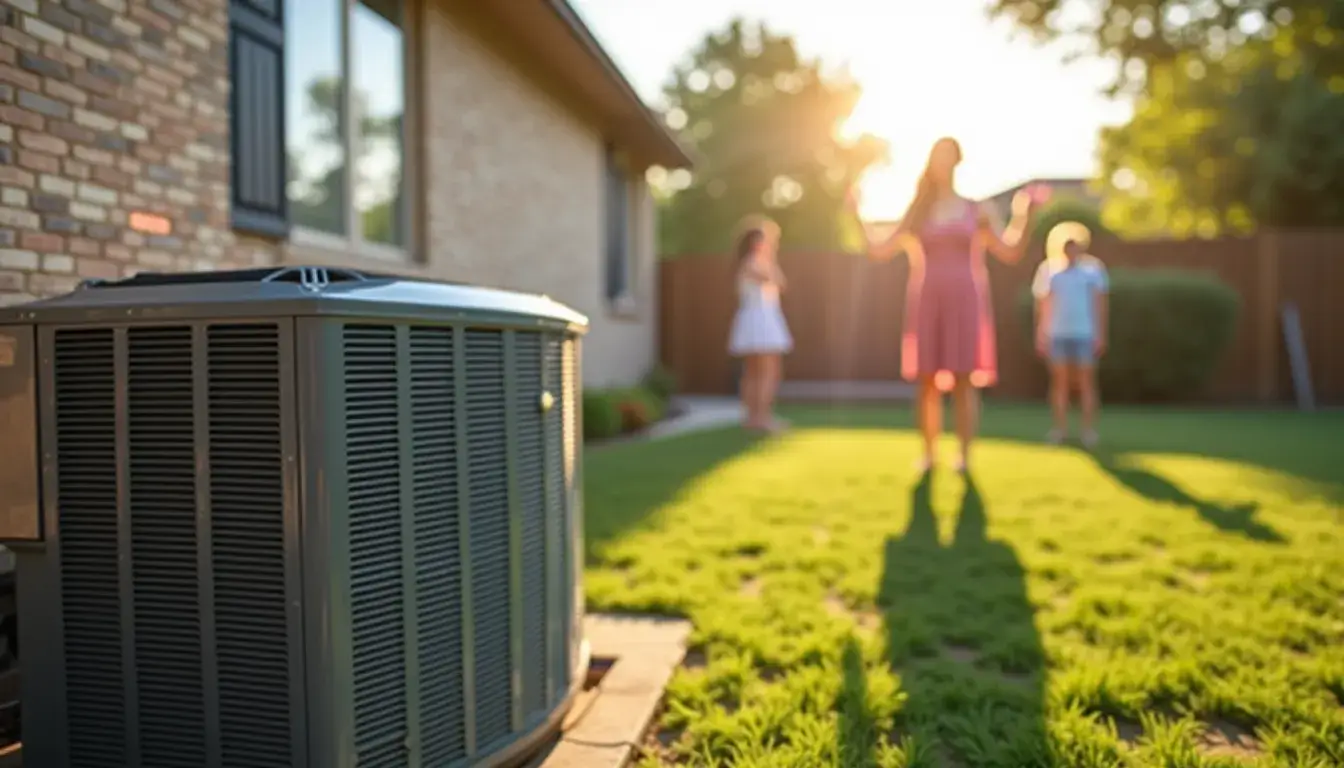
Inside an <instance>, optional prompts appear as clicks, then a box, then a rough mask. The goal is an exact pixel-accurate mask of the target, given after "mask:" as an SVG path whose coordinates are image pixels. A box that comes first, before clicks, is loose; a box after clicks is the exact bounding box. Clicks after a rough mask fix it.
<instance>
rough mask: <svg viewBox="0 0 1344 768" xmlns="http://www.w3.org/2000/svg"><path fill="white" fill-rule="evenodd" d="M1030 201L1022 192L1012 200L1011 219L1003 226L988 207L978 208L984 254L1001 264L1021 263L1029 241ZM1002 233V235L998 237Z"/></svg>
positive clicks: (1029, 197)
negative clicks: (989, 255) (992, 256)
mask: <svg viewBox="0 0 1344 768" xmlns="http://www.w3.org/2000/svg"><path fill="white" fill-rule="evenodd" d="M1032 205H1033V200H1032V197H1031V194H1030V193H1029V192H1027V191H1026V190H1023V191H1021V192H1018V193H1017V194H1016V195H1014V196H1013V219H1012V221H1011V222H1009V223H1008V226H1006V227H1005V226H1004V225H1003V217H1002V216H1000V215H999V212H998V210H997V209H996V208H995V207H994V206H993V205H992V204H990V203H982V204H981V205H980V232H981V235H982V236H983V237H984V238H985V241H984V242H985V250H987V251H989V252H990V253H991V254H993V255H994V257H995V258H997V259H998V260H999V261H1002V262H1003V263H1005V264H1016V263H1017V262H1019V261H1021V260H1022V256H1023V255H1024V254H1025V253H1026V251H1027V243H1028V241H1029V240H1030V239H1031V214H1032ZM999 233H1003V234H999Z"/></svg>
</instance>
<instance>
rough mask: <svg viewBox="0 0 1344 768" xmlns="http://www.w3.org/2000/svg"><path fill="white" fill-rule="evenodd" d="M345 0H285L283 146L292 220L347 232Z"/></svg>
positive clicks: (301, 225)
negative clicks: (343, 67) (343, 62)
mask: <svg viewBox="0 0 1344 768" xmlns="http://www.w3.org/2000/svg"><path fill="white" fill-rule="evenodd" d="M344 6H345V2H344V0H285V19H286V20H287V21H288V22H289V23H287V24H285V148H286V151H287V153H288V164H289V180H288V181H289V183H288V192H289V210H290V218H291V219H292V220H293V222H294V224H295V225H296V226H300V227H308V228H312V229H318V230H321V231H323V232H331V233H333V234H344V233H345V232H346V221H345V199H346V196H345V186H346V181H345V179H346V163H345V138H344V127H343V121H342V119H341V109H342V103H341V94H342V90H343V85H342V82H343V79H342V75H341V19H342V17H343V15H344V14H343V8H344Z"/></svg>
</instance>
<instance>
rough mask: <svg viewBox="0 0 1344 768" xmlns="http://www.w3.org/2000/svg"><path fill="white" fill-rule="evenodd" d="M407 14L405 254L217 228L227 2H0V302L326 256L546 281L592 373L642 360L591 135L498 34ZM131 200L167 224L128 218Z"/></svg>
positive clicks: (645, 280)
mask: <svg viewBox="0 0 1344 768" xmlns="http://www.w3.org/2000/svg"><path fill="white" fill-rule="evenodd" d="M447 7H448V6H447V5H440V4H439V3H437V2H432V3H429V4H427V6H426V7H423V8H421V9H420V13H418V14H416V18H417V19H418V25H419V27H420V28H419V29H418V30H414V31H413V33H412V35H411V36H412V38H414V39H416V40H418V46H417V49H418V50H417V53H418V61H417V62H416V69H417V71H418V73H419V92H420V98H419V100H418V102H417V103H416V104H414V105H413V108H414V109H416V111H417V114H416V116H415V118H414V120H413V121H412V122H414V123H416V124H417V125H416V127H415V130H418V134H419V136H420V137H421V140H420V141H419V142H416V143H418V144H419V145H420V146H419V147H416V148H413V149H412V152H411V161H412V162H416V163H418V164H419V166H418V167H419V168H421V169H422V170H421V173H422V178H421V180H420V187H421V190H422V196H421V197H420V206H419V207H420V210H421V215H420V218H421V219H422V221H421V222H420V226H419V227H418V230H419V232H420V234H421V239H420V242H419V243H418V244H417V247H416V248H415V249H414V256H413V257H412V258H413V260H412V259H411V258H408V260H407V261H405V262H388V261H375V260H370V259H368V258H365V257H363V256H361V255H360V254H358V253H351V252H339V251H330V250H319V249H314V248H312V247H303V246H299V245H294V244H290V243H288V242H275V241H269V240H263V239H258V238H254V237H247V236H242V235H239V234H237V233H235V232H234V231H233V230H232V229H231V227H230V223H229V222H230V211H229V199H230V198H229V168H230V161H229V138H228V130H229V123H228V120H229V114H228V98H229V81H228V35H229V28H228V3H227V2H226V0H153V1H152V2H151V0H66V2H65V3H64V5H60V4H57V3H55V2H52V0H0V304H16V303H22V302H25V301H30V300H33V299H36V298H41V297H45V296H51V295H55V294H59V293H62V292H66V291H69V290H72V289H73V288H74V287H75V286H76V285H77V284H78V283H79V281H80V280H82V279H85V278H104V279H116V278H119V277H124V276H129V275H131V274H134V273H136V272H138V271H146V270H151V271H167V270H204V269H232V268H241V267H250V266H267V265H274V264H283V263H328V264H334V265H346V266H356V267H370V268H373V269H378V270H381V271H400V272H405V273H409V274H416V275H421V276H425V277H431V278H441V279H448V280H460V281H464V282H472V283H479V284H484V285H492V286H497V287H503V288H512V289H518V290H525V291H535V292H540V293H546V294H548V295H550V296H552V297H554V298H556V299H558V300H560V301H563V302H565V303H567V304H570V305H571V306H573V307H575V308H576V309H578V310H579V311H581V312H584V313H585V314H587V315H588V316H589V318H590V319H591V321H592V330H591V333H590V335H589V338H588V342H587V344H586V347H585V376H586V379H587V382H588V383H589V384H590V385H596V386H605V385H617V384H627V383H632V382H634V381H635V380H637V379H638V378H639V377H640V376H642V375H643V374H644V373H645V372H646V371H647V369H648V368H649V366H650V365H651V364H652V363H653V362H654V359H655V356H656V350H657V343H656V327H655V324H656V318H657V307H656V306H655V304H654V302H655V301H656V296H657V291H656V289H655V283H654V280H655V279H656V274H657V273H656V270H655V268H654V266H655V265H654V263H653V259H654V215H653V210H654V209H653V203H652V199H651V196H650V195H649V194H648V191H647V189H646V188H645V187H644V185H643V182H642V173H639V172H638V169H635V172H634V173H632V176H633V177H635V178H639V179H641V180H640V181H638V182H634V183H632V185H631V195H632V198H633V202H634V206H633V207H632V210H633V211H634V212H635V213H634V215H633V217H634V219H635V222H634V224H633V226H632V232H633V233H634V234H633V237H632V240H633V242H632V251H631V253H632V256H631V258H632V260H633V262H634V263H633V265H632V270H633V275H634V279H633V282H632V286H631V290H630V296H629V297H628V301H627V302H623V306H622V311H620V312H615V311H613V309H612V307H611V306H610V302H608V301H607V297H606V292H605V283H604V276H605V269H606V266H605V252H606V243H605V234H604V233H605V224H604V213H605V203H604V199H603V181H602V180H603V146H604V145H603V139H602V136H601V135H600V134H599V133H598V132H597V131H596V130H595V129H594V128H592V127H591V125H590V123H589V122H588V121H587V120H586V119H585V118H584V116H583V115H582V114H581V112H579V111H578V110H575V109H571V108H570V107H569V106H568V105H567V104H566V103H565V102H566V100H565V98H564V96H563V95H561V92H558V91H557V89H555V88H552V87H550V86H549V85H548V84H546V82H545V79H544V78H542V77H537V76H536V74H535V73H532V72H529V71H528V69H527V67H526V66H525V62H523V61H521V57H522V56H523V52H520V51H515V50H510V46H509V44H508V40H507V36H506V35H502V34H501V33H499V32H498V31H495V32H494V33H493V34H491V33H490V30H488V29H484V28H481V27H479V26H478V25H476V24H475V23H474V22H473V21H472V20H471V19H470V18H467V17H466V16H464V15H462V14H463V12H461V11H457V10H451V11H450V10H447ZM133 213H148V214H153V215H157V216H162V217H164V218H167V219H168V220H170V221H171V222H172V225H173V228H172V232H171V233H169V234H166V235H163V234H149V233H146V232H142V231H137V230H136V229H133V228H132V227H131V226H129V224H130V219H131V216H132V214H133Z"/></svg>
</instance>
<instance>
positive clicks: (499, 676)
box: [465, 330, 513, 749]
mask: <svg viewBox="0 0 1344 768" xmlns="http://www.w3.org/2000/svg"><path fill="white" fill-rule="evenodd" d="M466 337H467V339H466V344H467V348H466V364H467V370H466V376H467V392H466V397H467V423H466V425H465V426H466V429H467V439H468V441H469V444H470V446H471V452H470V454H469V455H468V457H467V461H468V467H469V471H470V494H471V497H470V498H471V510H470V531H469V534H468V535H469V541H470V543H471V590H472V611H473V614H474V616H473V618H474V633H473V637H472V647H473V655H474V659H475V670H474V672H475V678H474V680H473V684H474V686H475V700H476V746H477V748H478V749H485V748H488V746H489V745H491V744H493V743H494V742H496V741H497V740H499V739H502V738H504V737H505V736H507V735H508V734H509V733H510V732H511V731H512V730H513V722H512V701H511V699H512V689H511V687H510V672H511V666H512V663H511V662H512V660H511V658H510V653H509V647H510V646H509V631H510V629H511V627H510V615H509V614H510V602H509V601H510V599H511V598H512V596H511V595H510V594H509V498H508V494H509V479H508V471H507V467H508V449H507V441H506V440H505V433H506V426H505V413H504V409H505V407H506V405H507V402H508V401H507V399H506V397H505V394H504V336H503V333H501V332H500V331H486V330H469V331H467V333H466Z"/></svg>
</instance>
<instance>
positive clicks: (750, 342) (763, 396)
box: [728, 219, 793, 431]
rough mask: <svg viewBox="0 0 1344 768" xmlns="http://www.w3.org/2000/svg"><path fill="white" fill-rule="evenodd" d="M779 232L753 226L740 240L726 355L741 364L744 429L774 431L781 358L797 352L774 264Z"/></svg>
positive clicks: (766, 224)
mask: <svg viewBox="0 0 1344 768" xmlns="http://www.w3.org/2000/svg"><path fill="white" fill-rule="evenodd" d="M778 245H779V227H778V226H777V225H776V224H775V223H774V222H772V221H770V220H768V219H761V220H756V221H752V222H751V223H750V224H748V225H747V227H746V228H745V229H744V230H743V232H742V234H741V235H740V236H739V237H738V240H737V295H738V307H737V315H736V316H735V317H734V318H733V328H732V333H731V334H730V336H729V339H728V352H729V353H730V354H732V355H733V356H734V357H738V358H741V360H742V382H741V385H740V389H741V397H742V406H743V411H744V414H745V422H744V426H746V428H747V429H751V430H760V431H774V430H776V429H777V428H778V424H777V422H776V421H775V419H774V415H773V411H774V402H775V393H776V391H777V390H778V389H779V380H780V372H781V368H782V363H781V356H782V355H784V354H786V353H788V352H789V351H790V350H791V349H793V337H792V336H791V335H790V334H789V326H788V324H787V323H785V322H784V312H783V310H782V309H781V308H780V305H779V294H780V292H781V291H783V290H784V286H785V280H784V273H783V272H782V271H780V268H779V262H778V260H777V259H776V250H777V248H778Z"/></svg>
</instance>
